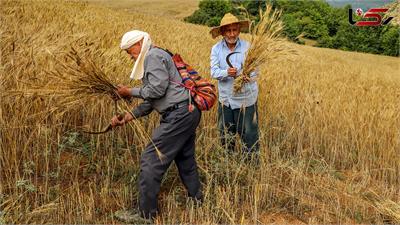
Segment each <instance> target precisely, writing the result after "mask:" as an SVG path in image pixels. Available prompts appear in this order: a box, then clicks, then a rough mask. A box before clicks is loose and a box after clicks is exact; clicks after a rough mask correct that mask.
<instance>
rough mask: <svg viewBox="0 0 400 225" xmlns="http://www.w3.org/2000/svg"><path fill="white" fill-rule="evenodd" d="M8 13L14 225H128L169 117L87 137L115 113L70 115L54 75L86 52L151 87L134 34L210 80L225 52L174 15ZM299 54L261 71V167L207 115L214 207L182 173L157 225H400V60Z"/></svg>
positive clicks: (5, 104)
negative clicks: (120, 214)
mask: <svg viewBox="0 0 400 225" xmlns="http://www.w3.org/2000/svg"><path fill="white" fill-rule="evenodd" d="M0 4H1V7H0V21H1V36H0V37H1V40H0V50H1V52H0V53H1V55H0V57H1V58H0V59H1V67H0V72H1V75H0V87H1V102H0V105H1V108H0V177H1V178H0V179H1V183H0V193H1V194H0V211H1V212H0V223H101V224H104V223H107V224H114V223H120V222H119V221H116V220H115V219H114V218H113V216H112V215H113V213H114V212H115V211H116V210H119V209H124V208H125V209H127V208H131V207H132V204H134V203H135V202H136V200H137V187H136V183H137V177H138V173H139V157H140V152H141V151H142V150H143V148H144V146H145V145H146V144H147V142H148V141H149V140H148V138H146V137H148V135H150V134H151V131H152V129H153V128H154V127H156V126H157V124H158V120H159V116H158V115H157V114H156V113H152V114H151V115H150V116H149V117H146V118H142V119H140V120H139V121H137V122H136V123H134V124H129V125H127V126H125V127H122V128H118V129H116V130H115V131H112V132H109V133H107V134H102V135H90V134H84V133H82V132H80V130H79V128H81V127H88V128H89V129H92V130H99V129H101V128H102V127H103V126H105V125H106V124H107V123H109V121H110V119H111V116H112V115H113V112H114V107H113V101H112V100H111V99H110V98H109V97H108V96H92V97H87V98H80V99H78V100H76V101H75V102H73V104H69V105H63V104H61V103H62V102H63V100H64V97H63V96H61V95H56V94H52V91H51V90H55V89H60V90H64V89H63V86H62V85H63V84H62V83H59V82H55V81H54V80H53V78H52V77H54V74H59V75H64V76H65V75H68V73H66V72H65V70H63V67H61V66H60V62H63V63H66V64H68V63H70V61H68V59H67V58H66V56H67V55H68V53H69V52H70V51H71V48H74V49H75V50H76V51H77V52H78V53H79V54H82V55H84V56H85V57H87V58H89V59H91V60H92V61H93V62H94V63H95V64H96V65H97V66H98V68H99V69H100V70H101V71H103V72H104V74H106V75H107V77H108V78H109V79H110V80H111V81H112V82H113V83H114V84H120V83H121V84H127V85H137V83H130V81H129V74H130V70H131V67H132V62H131V61H130V59H129V57H128V56H127V55H126V53H125V52H122V51H121V50H120V49H119V41H120V38H121V37H122V35H123V34H124V33H125V32H126V31H129V30H131V29H140V30H144V31H147V32H148V33H149V34H150V35H151V37H152V39H153V41H154V43H155V44H157V45H158V46H160V47H164V48H168V49H169V50H171V51H173V52H179V53H180V54H181V55H182V56H183V57H184V59H185V60H186V61H187V62H188V63H189V64H191V65H193V66H194V67H195V68H196V69H198V71H199V72H200V73H201V74H202V75H203V76H204V77H209V76H210V74H209V56H210V51H211V47H212V45H213V44H214V43H215V42H216V40H213V39H212V38H211V37H210V35H209V34H208V31H209V28H207V27H203V26H198V25H192V24H187V23H184V22H181V21H179V20H176V19H173V18H171V17H170V16H166V17H163V16H156V15H155V14H152V13H150V14H146V13H139V12H134V13H132V12H129V11H124V10H115V9H110V8H106V7H105V6H100V5H95V4H88V3H82V2H76V1H40V0H35V1H31V0H24V1H8V0H3V1H1V2H0ZM242 36H243V37H244V38H245V39H246V38H248V36H246V35H242ZM290 45H291V46H292V47H293V48H294V49H296V51H297V52H298V53H297V56H294V57H293V58H290V59H285V60H280V61H277V62H274V63H271V64H270V65H264V66H263V67H262V68H261V72H260V74H261V75H260V77H259V81H258V82H259V86H260V93H259V99H258V107H259V108H258V109H259V124H260V130H261V134H260V138H261V139H260V141H261V164H260V167H259V168H255V167H252V166H249V165H247V164H246V163H244V162H242V161H241V160H240V157H239V156H237V155H228V154H227V153H226V152H225V150H224V149H223V148H222V147H221V146H220V144H219V143H218V131H217V129H216V124H217V116H216V108H213V110H211V111H209V112H204V113H203V115H202V121H201V123H200V126H199V128H198V130H197V142H196V143H197V145H196V154H197V161H198V164H199V172H200V176H201V181H202V184H203V191H204V194H205V201H204V204H203V205H202V206H201V207H195V206H194V205H193V204H192V203H191V202H188V201H187V200H186V193H185V190H184V187H183V185H182V184H181V182H180V180H179V176H178V173H177V170H176V168H175V166H171V168H170V170H169V171H168V172H167V174H166V175H165V177H164V180H163V184H162V188H161V192H160V196H159V199H160V201H159V205H160V209H161V214H160V215H159V216H158V217H157V219H156V221H155V222H156V223H159V224H163V223H186V224H187V223H190V224H193V223H196V224H197V223H201V224H215V223H229V224H256V223H257V224H258V223H295V224H304V223H311V224H319V223H352V224H354V223H377V224H383V223H400V113H399V112H400V101H399V99H400V75H399V74H400V73H399V71H400V60H399V58H395V57H387V56H378V55H371V54H362V53H355V52H344V51H338V50H331V49H322V48H314V47H310V46H301V45H295V44H290ZM71 66H72V64H71ZM50 75H51V76H50ZM46 90H50V91H46ZM64 91H65V94H66V95H68V94H71V93H72V92H68V90H64ZM137 104H138V101H136V100H135V101H133V103H131V106H130V107H134V106H135V105H137ZM119 108H123V104H122V103H119Z"/></svg>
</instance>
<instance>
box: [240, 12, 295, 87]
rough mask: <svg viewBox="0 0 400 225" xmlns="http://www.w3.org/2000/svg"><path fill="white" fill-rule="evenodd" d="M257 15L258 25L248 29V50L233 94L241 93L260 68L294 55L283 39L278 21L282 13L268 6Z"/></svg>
mask: <svg viewBox="0 0 400 225" xmlns="http://www.w3.org/2000/svg"><path fill="white" fill-rule="evenodd" d="M259 13H260V21H259V23H258V24H257V25H256V26H255V27H254V29H252V27H250V28H249V30H250V34H251V40H250V48H249V50H248V51H247V53H246V59H245V62H244V64H243V67H242V72H241V74H240V75H239V77H238V78H237V79H236V80H235V82H234V92H235V93H238V92H240V91H241V89H242V87H243V85H244V83H245V82H246V81H247V80H250V74H251V73H252V72H254V71H256V70H257V69H258V68H259V67H260V66H262V65H264V64H268V63H270V62H272V61H274V60H279V59H282V58H283V57H285V56H289V55H292V54H294V53H295V51H294V50H293V49H290V48H289V47H288V44H287V41H286V39H285V38H284V37H283V22H282V21H281V20H280V16H281V14H282V11H281V10H273V9H272V6H271V5H268V6H267V8H266V10H265V11H262V10H261V9H260V12H259Z"/></svg>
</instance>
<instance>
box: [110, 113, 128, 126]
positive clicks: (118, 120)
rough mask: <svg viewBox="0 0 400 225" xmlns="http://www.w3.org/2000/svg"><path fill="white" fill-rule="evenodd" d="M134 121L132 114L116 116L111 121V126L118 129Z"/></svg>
mask: <svg viewBox="0 0 400 225" xmlns="http://www.w3.org/2000/svg"><path fill="white" fill-rule="evenodd" d="M131 120H133V116H132V114H130V113H128V112H127V113H125V115H116V116H114V117H113V118H112V119H111V126H112V127H113V128H114V127H118V126H122V125H124V124H125V123H127V122H129V121H131Z"/></svg>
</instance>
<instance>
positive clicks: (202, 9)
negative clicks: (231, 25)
mask: <svg viewBox="0 0 400 225" xmlns="http://www.w3.org/2000/svg"><path fill="white" fill-rule="evenodd" d="M231 10H232V6H231V4H230V2H228V1H227V0H202V1H200V3H199V9H198V10H196V11H195V12H194V13H193V14H192V15H190V16H188V17H186V18H185V19H184V21H186V22H189V23H195V24H205V25H207V26H217V25H219V22H220V21H221V19H222V17H223V16H224V15H225V13H228V12H230V11H231Z"/></svg>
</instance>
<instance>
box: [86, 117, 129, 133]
mask: <svg viewBox="0 0 400 225" xmlns="http://www.w3.org/2000/svg"><path fill="white" fill-rule="evenodd" d="M123 118H124V114H123V113H120V114H119V115H118V120H122V119H123ZM112 128H113V127H112V125H111V124H108V126H106V127H104V128H103V129H102V130H100V131H87V130H82V132H83V133H87V134H104V133H107V132H108V131H110V130H112Z"/></svg>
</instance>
